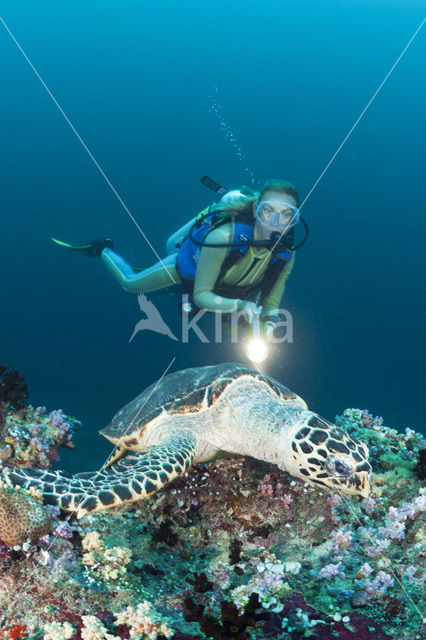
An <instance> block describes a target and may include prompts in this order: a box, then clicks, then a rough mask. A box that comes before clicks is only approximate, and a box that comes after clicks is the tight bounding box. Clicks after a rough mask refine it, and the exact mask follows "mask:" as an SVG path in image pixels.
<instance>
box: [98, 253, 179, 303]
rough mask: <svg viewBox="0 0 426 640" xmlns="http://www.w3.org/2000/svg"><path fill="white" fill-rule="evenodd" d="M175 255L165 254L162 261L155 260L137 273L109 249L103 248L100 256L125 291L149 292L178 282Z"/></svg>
mask: <svg viewBox="0 0 426 640" xmlns="http://www.w3.org/2000/svg"><path fill="white" fill-rule="evenodd" d="M176 256H177V254H176V253H174V254H172V255H170V256H167V257H166V258H164V260H163V261H161V262H157V263H156V264H154V265H153V266H152V267H149V268H148V269H144V270H143V271H141V272H139V273H135V272H134V271H133V269H132V267H131V265H130V264H129V263H128V262H127V261H126V260H124V258H122V257H121V256H119V255H118V253H115V251H112V250H111V249H104V250H103V251H102V255H101V258H102V262H103V263H104V264H105V265H106V267H107V269H108V271H109V272H110V273H112V275H113V276H114V278H115V279H116V280H118V282H119V283H120V284H121V286H122V287H123V289H124V290H125V291H128V292H129V293H149V291H156V290H157V289H164V288H166V287H170V286H171V285H173V284H180V278H179V275H178V272H177V270H176Z"/></svg>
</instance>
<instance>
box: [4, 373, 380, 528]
mask: <svg viewBox="0 0 426 640" xmlns="http://www.w3.org/2000/svg"><path fill="white" fill-rule="evenodd" d="M99 433H101V435H103V436H105V438H107V439H108V440H110V441H111V442H112V443H113V444H114V445H115V446H116V449H115V450H114V452H113V453H112V455H111V456H110V457H109V459H108V460H107V462H106V463H105V464H104V466H103V467H102V469H101V470H100V471H95V472H84V473H78V474H75V475H73V476H72V475H70V474H67V473H65V472H63V471H51V470H43V469H32V468H27V467H26V468H22V469H15V470H4V473H5V474H6V476H7V477H8V478H9V480H10V481H11V482H12V483H13V484H18V485H21V486H23V487H25V488H28V487H30V486H35V487H37V488H39V489H41V491H42V492H43V496H44V501H45V502H46V503H47V504H53V505H56V506H58V507H60V508H61V509H64V510H65V511H76V512H77V517H81V516H83V515H85V514H87V513H90V512H93V511H98V510H100V509H106V508H109V507H115V506H120V505H123V504H125V503H128V502H133V501H136V500H140V499H142V498H145V497H147V496H150V495H152V494H154V493H155V492H156V491H158V490H159V489H161V488H162V487H164V486H165V485H167V484H168V483H169V482H171V481H172V480H174V479H175V478H176V477H178V476H180V475H182V474H183V473H185V471H186V470H187V469H188V468H189V467H190V466H191V465H192V464H193V463H196V462H205V461H209V460H213V459H215V458H218V457H223V456H225V455H229V454H231V455H232V454H234V455H242V456H251V457H253V458H257V459H259V460H264V461H266V462H271V463H273V464H276V465H277V466H278V468H279V469H282V470H284V471H287V472H289V473H290V474H291V475H292V476H294V477H296V478H301V479H302V480H305V481H306V482H308V483H310V484H312V485H314V486H317V487H329V488H331V489H334V490H340V491H342V492H343V493H346V494H350V495H361V496H364V497H368V495H369V493H370V487H371V466H370V464H369V462H368V448H367V446H366V445H365V444H363V443H361V442H360V441H358V440H357V439H355V438H352V437H350V436H349V435H348V434H347V433H345V431H343V430H342V429H340V428H339V427H337V426H335V425H333V424H331V423H330V422H328V421H327V420H324V418H321V417H320V416H319V415H318V414H316V413H313V412H312V411H309V409H308V407H307V405H306V403H305V402H304V400H302V398H300V397H299V396H298V395H296V394H295V393H293V392H292V391H290V390H289V389H287V388H286V387H285V386H283V385H282V384H281V383H279V382H277V381H276V380H274V379H272V378H270V377H268V376H266V375H263V374H261V373H260V372H258V371H257V370H255V369H252V368H251V367H248V366H245V365H243V364H235V363H225V364H219V365H211V366H205V367H196V368H190V369H184V370H181V371H176V372H174V373H171V374H169V375H167V376H165V377H164V378H163V379H161V380H160V381H159V382H156V383H154V384H152V385H151V386H150V387H148V388H147V389H145V391H143V392H142V393H141V394H140V395H138V396H137V397H136V398H135V399H134V400H132V401H131V402H129V403H128V404H127V405H125V406H124V407H123V408H122V409H120V411H118V413H117V414H116V415H115V416H114V417H113V419H112V420H111V422H110V423H109V424H108V426H107V427H105V428H104V429H102V430H101V431H100V432H99Z"/></svg>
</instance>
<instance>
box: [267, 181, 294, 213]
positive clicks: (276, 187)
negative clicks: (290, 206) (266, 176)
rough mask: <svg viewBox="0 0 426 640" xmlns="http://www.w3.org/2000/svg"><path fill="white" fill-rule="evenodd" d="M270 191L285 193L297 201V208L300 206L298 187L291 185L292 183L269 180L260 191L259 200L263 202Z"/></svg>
mask: <svg viewBox="0 0 426 640" xmlns="http://www.w3.org/2000/svg"><path fill="white" fill-rule="evenodd" d="M268 191H276V192H278V193H285V194H287V195H288V196H292V197H293V198H294V199H295V201H296V207H299V206H300V198H299V194H298V192H297V189H296V187H295V186H294V185H293V184H291V182H287V181H286V180H267V181H266V182H265V183H264V184H263V186H262V188H261V190H260V193H259V198H258V200H261V199H262V198H263V197H264V196H265V193H267V192H268Z"/></svg>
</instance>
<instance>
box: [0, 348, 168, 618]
mask: <svg viewBox="0 0 426 640" xmlns="http://www.w3.org/2000/svg"><path fill="white" fill-rule="evenodd" d="M175 360H176V356H174V357H173V358H172V360H171V362H170V363H169V365H168V367H167V368H166V369H165V371H164V373H163V375H162V376H161V378H159V380H157V383H156V384H155V386H154V388H153V389H152V391H151V393H150V394H149V395H148V397H147V399H146V400H145V402H144V404H143V405H142V407H141V408H140V409H139V411H138V412H137V414H136V416H135V417H134V418H133V420H132V422H131V423H130V425H129V426H128V427H127V429H126V432H125V433H127V432H128V430H129V429H130V427H131V426H132V425H133V423H134V421H135V420H136V418H137V417H138V415H139V414H140V412H141V411H142V409H143V408H144V406H145V405H146V403H147V402H148V400H149V399H150V397H151V396H152V394H153V393H154V391H155V390H156V389H157V388H158V385H159V384H160V382H161V381H162V380H163V378H164V376H165V375H166V374H167V372H168V370H169V369H170V367H171V366H172V364H173V363H174V361H175ZM116 450H117V447H115V448H114V450H113V453H114V451H116ZM111 455H112V454H110V455H109V456H108V458H107V460H108V459H109V458H110V457H111ZM105 462H106V460H105ZM104 464H105V463H104ZM102 467H103V465H102ZM102 467H101V469H102ZM101 469H98V471H97V474H99V473H100V472H101ZM96 478H97V476H95V477H94V478H93V480H96ZM84 500H85V498H84V497H83V498H82V499H81V500H80V502H79V503H78V504H77V506H76V507H75V509H74V510H73V511H71V512H70V514H69V515H68V516H67V518H65V520H61V522H68V521H69V520H70V518H71V517H72V516H73V515H74V514H75V513H76V512H77V511H78V508H79V506H80V505H81V503H82V502H83V501H84ZM58 537H59V536H58V534H56V535H55V536H54V537H53V538H52V540H51V542H50V544H49V546H48V547H47V549H46V552H47V551H49V550H50V549H51V547H52V545H53V543H54V542H55V540H56V539H57V538H58ZM31 555H34V553H33V554H29V556H31ZM36 561H37V562H38V560H37V559H36ZM34 571H35V570H34ZM34 571H32V572H31V573H30V574H29V575H28V576H27V578H26V580H25V582H24V584H23V585H22V586H21V587H20V589H19V591H18V593H17V594H16V597H15V598H14V599H13V600H12V602H11V604H10V607H9V610H8V615H9V614H10V613H11V612H13V607H14V606H15V603H16V602H17V601H18V597H19V596H20V595H21V593H23V591H24V589H25V587H26V586H27V584H28V582H29V581H30V579H31V578H32V576H33V575H34ZM6 622H7V617H6V613H3V614H1V613H0V624H6Z"/></svg>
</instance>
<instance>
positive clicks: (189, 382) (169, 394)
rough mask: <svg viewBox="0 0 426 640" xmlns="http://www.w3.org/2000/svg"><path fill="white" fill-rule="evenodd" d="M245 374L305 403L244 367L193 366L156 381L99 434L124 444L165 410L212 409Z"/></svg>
mask: <svg viewBox="0 0 426 640" xmlns="http://www.w3.org/2000/svg"><path fill="white" fill-rule="evenodd" d="M242 375H250V376H254V377H256V378H259V380H262V381H263V382H266V383H267V384H269V386H270V387H271V388H272V389H273V390H274V391H275V392H276V393H277V394H278V395H279V396H280V397H281V399H282V400H283V401H288V400H298V401H300V402H302V403H303V400H301V398H299V397H298V396H297V395H296V394H294V393H293V392H291V391H290V390H289V389H287V388H286V387H284V385H281V384H280V383H279V382H277V381H276V380H273V379H272V378H269V376H265V375H262V374H261V373H257V372H255V371H253V369H252V368H251V367H248V366H246V365H244V364H236V363H228V362H225V363H222V364H218V365H211V366H207V367H202V368H201V369H200V368H199V367H193V368H190V369H184V370H182V371H175V372H174V373H170V374H168V375H167V376H166V377H165V378H164V379H163V380H161V381H158V380H157V382H154V383H153V384H152V385H150V386H149V387H148V388H147V389H145V390H144V391H143V392H142V393H141V394H139V395H138V396H137V397H136V398H134V399H133V400H132V401H131V402H129V403H128V404H126V405H125V406H124V407H123V408H122V409H120V411H119V412H118V413H116V414H115V416H114V417H113V419H112V420H111V422H110V423H109V424H108V425H107V426H106V427H105V428H104V429H101V430H100V432H99V433H100V434H101V435H103V436H105V437H106V438H108V439H111V440H113V441H114V442H115V443H116V444H117V443H120V444H121V443H122V444H124V445H125V442H124V440H123V436H124V435H125V436H126V439H128V438H129V437H131V434H132V433H134V432H138V431H140V430H141V428H142V427H143V425H145V424H147V423H148V422H150V421H151V420H154V418H156V417H157V416H159V415H160V414H161V413H162V412H163V411H165V412H167V413H168V414H169V415H177V414H185V413H195V412H197V411H200V410H201V409H202V408H204V407H210V406H212V404H214V403H215V402H216V401H217V400H218V398H219V397H220V396H221V394H222V393H223V391H224V389H225V388H226V387H227V385H228V384H230V383H231V382H232V381H233V380H235V379H236V378H239V377H240V376H242ZM139 437H140V436H139Z"/></svg>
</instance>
